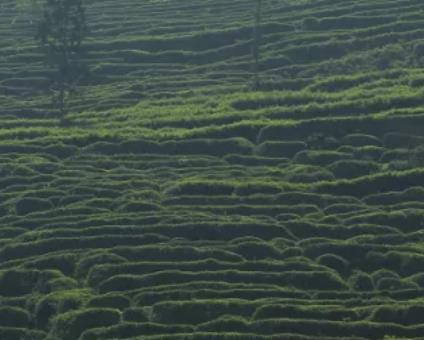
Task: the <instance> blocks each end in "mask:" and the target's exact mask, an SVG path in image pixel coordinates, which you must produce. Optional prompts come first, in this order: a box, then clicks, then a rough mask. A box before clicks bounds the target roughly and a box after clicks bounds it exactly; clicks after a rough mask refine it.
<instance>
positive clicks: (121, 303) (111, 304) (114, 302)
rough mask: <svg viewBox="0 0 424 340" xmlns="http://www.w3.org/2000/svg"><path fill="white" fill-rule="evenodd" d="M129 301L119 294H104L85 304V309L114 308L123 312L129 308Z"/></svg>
mask: <svg viewBox="0 0 424 340" xmlns="http://www.w3.org/2000/svg"><path fill="white" fill-rule="evenodd" d="M130 304H131V300H130V299H129V298H127V297H126V296H124V295H121V294H106V295H101V296H96V297H93V298H92V299H90V300H89V301H88V302H87V308H96V307H99V308H101V307H104V308H115V309H119V310H121V311H122V310H124V309H126V308H129V307H130Z"/></svg>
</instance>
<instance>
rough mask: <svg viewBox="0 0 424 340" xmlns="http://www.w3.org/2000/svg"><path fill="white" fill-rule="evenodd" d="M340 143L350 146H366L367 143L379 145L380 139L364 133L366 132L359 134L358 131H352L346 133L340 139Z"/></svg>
mask: <svg viewBox="0 0 424 340" xmlns="http://www.w3.org/2000/svg"><path fill="white" fill-rule="evenodd" d="M341 143H342V144H345V145H351V146H358V147H362V146H367V145H373V146H381V145H382V143H381V141H380V140H379V139H378V138H377V137H375V136H372V135H366V134H360V133H354V134H349V135H346V136H344V137H343V138H342V140H341Z"/></svg>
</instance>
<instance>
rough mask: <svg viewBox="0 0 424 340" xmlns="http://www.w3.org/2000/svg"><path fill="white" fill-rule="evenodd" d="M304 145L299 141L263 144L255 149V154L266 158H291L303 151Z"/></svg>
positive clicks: (305, 146)
mask: <svg viewBox="0 0 424 340" xmlns="http://www.w3.org/2000/svg"><path fill="white" fill-rule="evenodd" d="M306 148H307V145H306V143H304V142H299V141H288V142H272V141H270V142H264V143H262V144H260V145H258V146H257V147H256V148H255V153H256V154H258V155H260V156H266V157H287V158H292V157H293V156H294V155H295V154H296V153H298V152H300V151H302V150H305V149H306Z"/></svg>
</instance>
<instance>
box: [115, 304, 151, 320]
mask: <svg viewBox="0 0 424 340" xmlns="http://www.w3.org/2000/svg"><path fill="white" fill-rule="evenodd" d="M122 319H123V320H124V321H129V322H138V323H141V322H147V321H148V320H149V318H148V315H147V313H146V311H145V310H144V308H140V307H139V308H128V309H125V310H124V313H123V314H122Z"/></svg>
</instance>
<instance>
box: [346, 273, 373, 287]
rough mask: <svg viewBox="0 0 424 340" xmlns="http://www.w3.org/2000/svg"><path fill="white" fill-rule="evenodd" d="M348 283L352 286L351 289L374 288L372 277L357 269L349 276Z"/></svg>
mask: <svg viewBox="0 0 424 340" xmlns="http://www.w3.org/2000/svg"><path fill="white" fill-rule="evenodd" d="M349 285H350V286H351V287H352V289H354V290H358V291H370V290H374V283H373V281H372V278H371V277H370V276H369V275H368V274H366V273H363V272H359V271H357V272H355V273H353V275H351V277H350V278H349Z"/></svg>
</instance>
